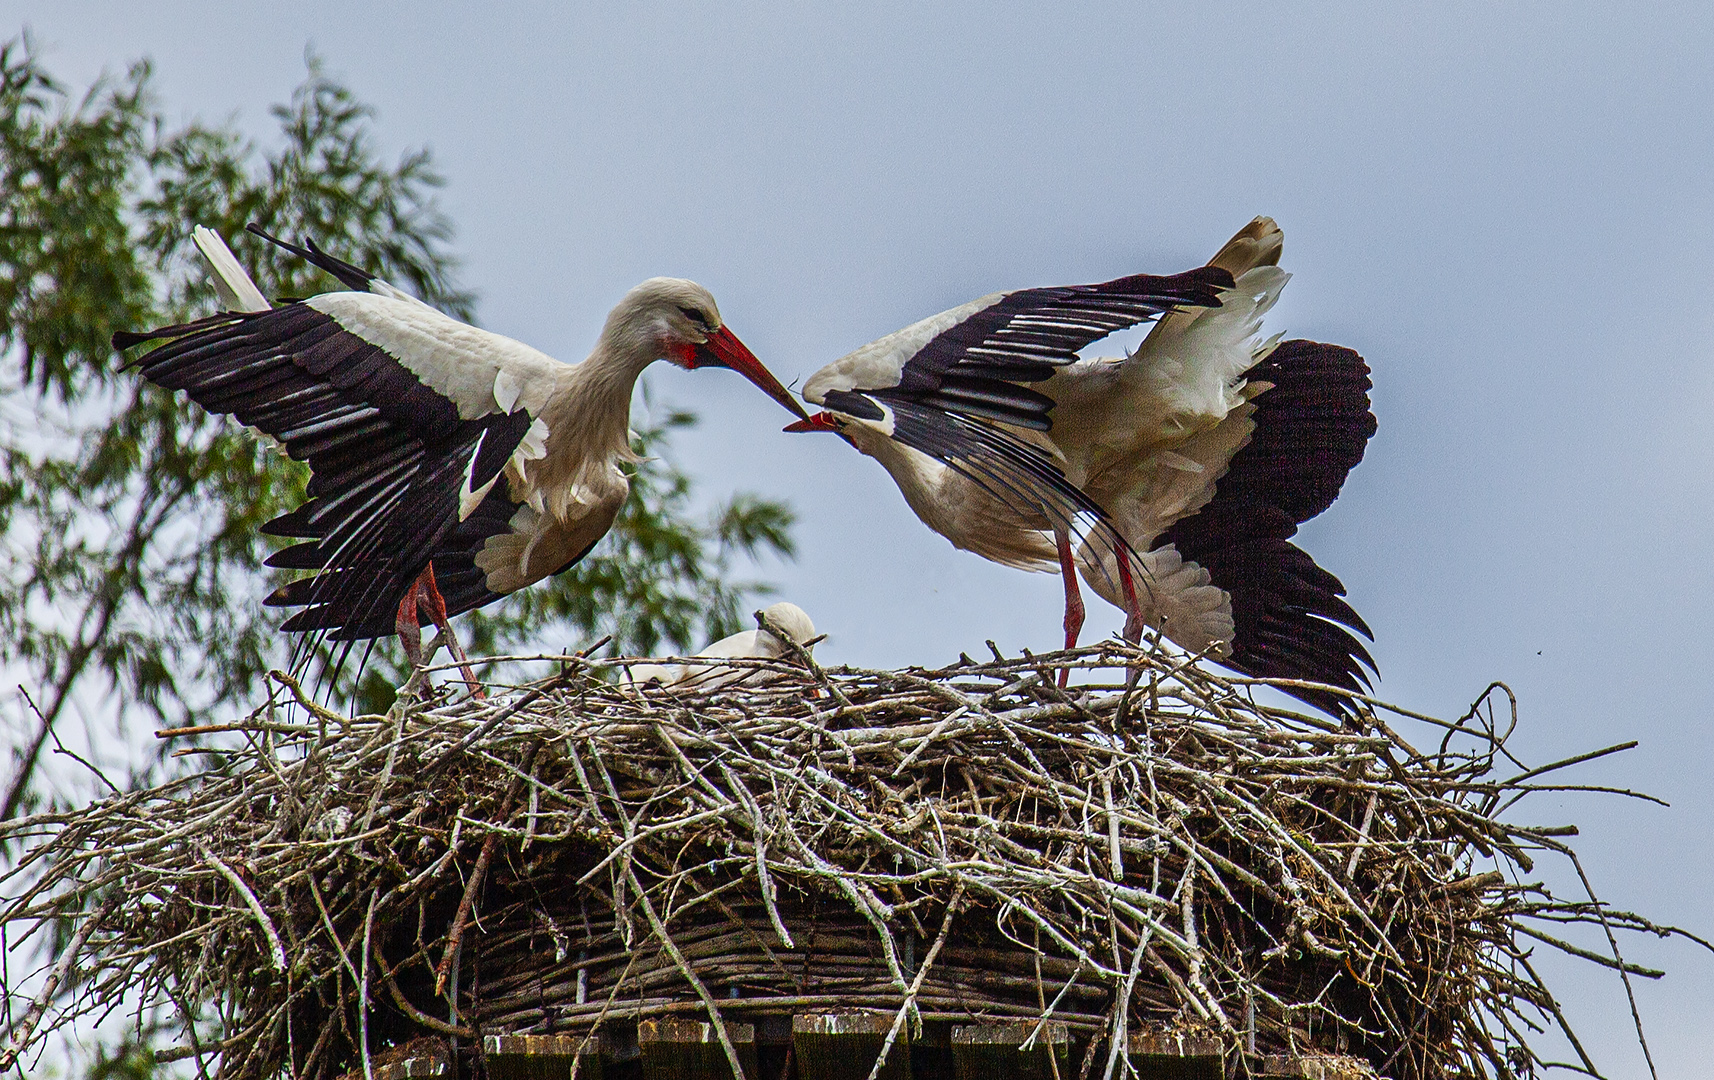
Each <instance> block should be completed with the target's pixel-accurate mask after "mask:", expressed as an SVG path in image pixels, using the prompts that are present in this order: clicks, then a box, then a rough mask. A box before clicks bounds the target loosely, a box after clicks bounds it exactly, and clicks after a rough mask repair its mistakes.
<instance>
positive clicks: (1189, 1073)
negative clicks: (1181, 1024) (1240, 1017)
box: [1125, 1031, 1226, 1080]
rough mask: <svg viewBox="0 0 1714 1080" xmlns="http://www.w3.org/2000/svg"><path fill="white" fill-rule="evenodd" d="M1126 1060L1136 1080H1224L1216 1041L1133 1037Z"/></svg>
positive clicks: (1155, 1034)
mask: <svg viewBox="0 0 1714 1080" xmlns="http://www.w3.org/2000/svg"><path fill="white" fill-rule="evenodd" d="M1125 1049H1126V1056H1128V1057H1129V1058H1130V1059H1131V1067H1132V1068H1134V1069H1136V1070H1137V1076H1138V1078H1139V1080H1224V1077H1225V1075H1226V1066H1225V1062H1224V1058H1223V1057H1222V1055H1221V1046H1220V1040H1219V1039H1216V1038H1213V1037H1211V1036H1206V1035H1196V1034H1189V1033H1185V1032H1181V1031H1142V1032H1137V1033H1135V1034H1133V1035H1132V1036H1131V1038H1130V1045H1129V1046H1127V1047H1126V1048H1125Z"/></svg>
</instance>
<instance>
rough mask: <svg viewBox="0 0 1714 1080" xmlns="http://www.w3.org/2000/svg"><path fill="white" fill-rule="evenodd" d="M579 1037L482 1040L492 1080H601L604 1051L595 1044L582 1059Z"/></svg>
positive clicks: (581, 1040)
mask: <svg viewBox="0 0 1714 1080" xmlns="http://www.w3.org/2000/svg"><path fill="white" fill-rule="evenodd" d="M583 1043H584V1040H583V1037H582V1036H579V1035H489V1036H486V1037H485V1038H483V1040H482V1052H483V1054H484V1055H485V1056H486V1057H487V1059H488V1076H489V1078H490V1080H569V1077H570V1076H571V1070H572V1064H573V1063H574V1062H575V1063H576V1064H577V1080H601V1074H602V1071H603V1070H602V1067H601V1050H600V1047H599V1046H598V1045H596V1044H594V1043H593V1042H592V1043H591V1044H590V1045H589V1046H587V1047H585V1048H584V1051H583V1053H582V1055H581V1058H582V1060H581V1061H579V1060H578V1059H579V1057H580V1055H579V1054H578V1048H579V1047H581V1046H583Z"/></svg>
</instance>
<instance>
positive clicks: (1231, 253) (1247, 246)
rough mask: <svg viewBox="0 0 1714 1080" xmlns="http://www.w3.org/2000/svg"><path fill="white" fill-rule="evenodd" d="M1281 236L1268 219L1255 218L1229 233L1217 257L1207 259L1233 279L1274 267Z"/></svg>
mask: <svg viewBox="0 0 1714 1080" xmlns="http://www.w3.org/2000/svg"><path fill="white" fill-rule="evenodd" d="M1284 246H1285V233H1283V232H1281V231H1280V227H1279V225H1277V224H1276V223H1275V222H1274V219H1273V218H1271V217H1259V218H1256V219H1255V220H1254V221H1252V222H1250V223H1249V224H1248V225H1246V226H1244V227H1243V228H1242V229H1239V230H1238V231H1237V232H1236V233H1234V234H1233V236H1232V239H1230V240H1228V241H1226V244H1225V246H1224V247H1222V248H1221V249H1220V251H1219V253H1218V254H1216V255H1215V256H1214V257H1213V258H1212V259H1209V260H1208V265H1209V266H1218V267H1219V268H1220V269H1222V270H1225V271H1227V272H1228V273H1230V274H1231V275H1232V276H1233V277H1234V278H1236V277H1240V276H1242V275H1243V274H1244V272H1245V271H1246V270H1254V269H1255V268H1256V267H1258V266H1278V265H1279V264H1280V251H1281V249H1282V248H1283V247H1284Z"/></svg>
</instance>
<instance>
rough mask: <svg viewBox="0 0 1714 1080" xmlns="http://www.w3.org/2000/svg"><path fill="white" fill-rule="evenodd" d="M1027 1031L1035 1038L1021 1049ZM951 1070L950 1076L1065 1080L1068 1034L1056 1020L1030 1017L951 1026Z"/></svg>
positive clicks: (1068, 1069) (986, 1079)
mask: <svg viewBox="0 0 1714 1080" xmlns="http://www.w3.org/2000/svg"><path fill="white" fill-rule="evenodd" d="M1038 1026H1039V1027H1040V1028H1041V1031H1040V1032H1039V1033H1037V1031H1036V1028H1037V1027H1038ZM1031 1035H1035V1040H1034V1042H1032V1043H1031V1044H1030V1047H1029V1049H1027V1050H1025V1049H1023V1044H1024V1043H1025V1042H1026V1041H1029V1039H1030V1036H1031ZM1056 1065H1057V1066H1058V1067H1057V1069H1056V1068H1055V1066H1056ZM952 1071H953V1080H1054V1078H1055V1077H1065V1078H1067V1080H1069V1077H1070V1076H1071V1035H1070V1032H1069V1031H1068V1030H1067V1029H1066V1026H1065V1025H1064V1024H1062V1023H1060V1022H1059V1021H1057V1020H1050V1021H1048V1022H1047V1023H1046V1024H1039V1025H1038V1022H1037V1021H1034V1020H1016V1021H1008V1022H1004V1023H997V1024H965V1025H959V1026H955V1027H954V1028H953V1029H952Z"/></svg>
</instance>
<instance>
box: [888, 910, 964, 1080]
mask: <svg viewBox="0 0 1714 1080" xmlns="http://www.w3.org/2000/svg"><path fill="white" fill-rule="evenodd" d="M963 899H964V886H963V884H959V885H957V886H955V887H954V888H953V890H952V899H950V900H948V901H947V902H946V917H945V918H944V919H942V920H941V923H940V933H939V934H938V935H936V936H935V939H934V944H933V945H930V946H929V947H928V953H927V954H926V955H924V956H923V958H922V966H921V967H920V968H918V969H917V973H916V978H914V979H912V980H911V985H910V988H909V989H908V990H906V991H905V1000H904V1001H903V1002H902V1003H900V1005H899V1011H898V1013H897V1014H895V1015H894V1017H893V1026H892V1027H891V1028H889V1029H888V1030H887V1038H886V1041H884V1042H882V1043H881V1053H880V1054H879V1055H878V1056H877V1057H876V1058H875V1065H874V1067H873V1068H871V1069H870V1070H869V1080H877V1078H878V1077H879V1076H880V1075H881V1067H882V1066H883V1065H885V1064H886V1063H887V1055H888V1054H889V1053H891V1052H892V1049H893V1042H894V1041H895V1040H896V1039H898V1037H899V1030H900V1029H901V1028H903V1027H904V1026H905V1019H906V1017H909V1016H910V1015H911V1014H913V1013H915V1012H916V1011H917V1010H916V1002H917V994H918V993H919V992H921V990H922V984H923V980H924V979H926V978H928V969H929V968H931V967H933V966H934V961H935V959H936V958H937V957H939V956H940V947H941V946H942V945H945V944H946V936H947V935H948V934H950V933H951V932H952V920H953V918H954V917H955V916H956V915H957V914H958V903H959V901H961V900H963ZM919 1022H920V1016H919Z"/></svg>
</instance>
